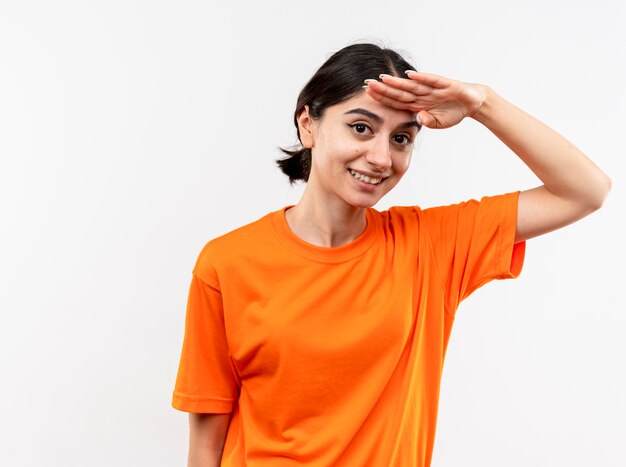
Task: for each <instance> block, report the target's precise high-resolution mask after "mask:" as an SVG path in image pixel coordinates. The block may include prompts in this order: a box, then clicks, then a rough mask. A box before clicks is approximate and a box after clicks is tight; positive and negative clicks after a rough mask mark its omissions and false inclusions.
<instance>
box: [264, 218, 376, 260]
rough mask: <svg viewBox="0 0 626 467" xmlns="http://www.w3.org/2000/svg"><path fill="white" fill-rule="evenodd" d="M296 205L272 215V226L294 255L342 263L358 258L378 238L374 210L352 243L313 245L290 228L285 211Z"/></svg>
mask: <svg viewBox="0 0 626 467" xmlns="http://www.w3.org/2000/svg"><path fill="white" fill-rule="evenodd" d="M293 206H295V205H288V206H285V207H283V208H281V209H279V210H277V211H274V212H273V213H272V214H271V216H270V217H271V220H272V226H273V228H274V232H275V233H276V235H277V236H278V238H279V240H280V242H281V243H282V244H283V245H284V246H285V247H287V248H289V249H290V250H291V251H293V252H294V253H297V254H299V255H301V256H304V257H306V258H308V259H311V260H314V261H318V262H323V263H340V262H344V261H348V260H350V259H353V258H356V257H358V256H360V255H362V254H363V253H365V252H366V251H367V249H368V248H369V247H370V246H371V245H372V243H373V242H374V239H375V238H376V231H377V224H376V222H375V216H374V213H373V209H372V208H367V209H366V212H365V216H366V220H367V225H366V227H365V230H364V231H363V232H362V233H361V235H359V236H358V237H357V238H355V239H354V240H352V241H351V242H348V243H346V244H345V245H341V246H338V247H324V246H318V245H313V244H312V243H309V242H306V241H304V240H302V239H301V238H300V237H298V236H297V235H296V234H295V233H294V232H293V231H292V230H291V228H290V227H289V224H288V223H287V218H286V217H285V211H287V209H289V208H291V207H293Z"/></svg>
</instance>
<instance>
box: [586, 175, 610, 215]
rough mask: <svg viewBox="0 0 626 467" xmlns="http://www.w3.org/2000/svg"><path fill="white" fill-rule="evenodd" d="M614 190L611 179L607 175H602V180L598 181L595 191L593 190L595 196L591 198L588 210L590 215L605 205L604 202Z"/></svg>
mask: <svg viewBox="0 0 626 467" xmlns="http://www.w3.org/2000/svg"><path fill="white" fill-rule="evenodd" d="M612 188H613V182H612V181H611V178H610V177H609V176H608V175H606V174H605V173H602V178H601V180H599V181H598V183H597V185H596V187H595V189H594V190H593V196H590V197H589V204H588V208H589V212H590V213H591V212H593V211H597V210H598V209H600V208H601V207H602V206H603V205H604V202H605V201H606V198H607V197H608V196H609V193H610V192H611V189H612Z"/></svg>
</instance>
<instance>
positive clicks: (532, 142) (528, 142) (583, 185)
mask: <svg viewBox="0 0 626 467" xmlns="http://www.w3.org/2000/svg"><path fill="white" fill-rule="evenodd" d="M484 89H485V97H486V98H485V101H484V103H483V105H482V106H481V107H480V109H479V110H478V111H477V112H476V113H475V114H474V115H473V116H472V117H473V118H474V119H475V120H477V121H478V122H480V123H482V124H483V125H485V126H486V127H487V128H488V129H489V130H490V131H491V132H492V133H493V134H494V135H496V136H497V137H498V138H499V139H500V140H501V141H502V142H503V143H504V144H506V145H507V146H508V147H509V148H510V149H511V150H512V151H513V152H514V153H515V154H516V155H517V156H518V157H519V158H520V159H521V160H522V161H523V162H524V163H525V164H526V165H527V166H528V167H529V168H530V170H532V171H533V173H534V174H535V175H537V177H539V179H540V180H541V181H542V182H543V184H544V186H545V188H546V189H547V190H548V191H549V192H550V193H552V194H553V195H555V196H557V197H559V198H561V199H564V200H569V201H573V202H576V203H577V204H580V205H581V206H588V207H589V208H592V209H595V208H597V207H599V206H600V205H601V204H602V202H603V201H604V198H605V197H606V195H607V193H608V191H609V190H610V186H611V181H610V179H609V177H608V176H607V175H606V174H605V173H604V172H602V170H600V169H599V168H598V167H597V166H596V165H595V164H594V163H593V162H592V161H591V160H590V159H589V158H587V156H585V155H584V154H583V153H582V152H581V151H580V150H578V148H576V147H575V146H574V145H573V144H572V143H571V142H569V141H568V140H567V139H565V138H564V137H563V136H561V135H560V134H558V133H557V132H556V131H554V130H553V129H551V128H550V127H548V126H547V125H545V124H544V123H542V122H540V121H539V120H537V119H536V118H534V117H533V116H531V115H529V114H528V113H526V112H524V111H523V110H521V109H519V108H518V107H516V106H514V105H513V104H511V103H510V102H508V101H506V100H505V99H503V98H502V97H501V96H499V95H498V94H497V93H496V92H495V91H493V90H492V89H491V88H489V87H487V86H485V87H484Z"/></svg>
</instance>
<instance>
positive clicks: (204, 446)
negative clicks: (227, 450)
mask: <svg viewBox="0 0 626 467" xmlns="http://www.w3.org/2000/svg"><path fill="white" fill-rule="evenodd" d="M229 423H230V414H202V413H190V414H189V459H188V461H187V467H218V466H219V465H220V462H221V459H222V450H223V449H224V441H225V440H226V433H227V431H228V425H229Z"/></svg>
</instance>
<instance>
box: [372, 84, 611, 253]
mask: <svg viewBox="0 0 626 467" xmlns="http://www.w3.org/2000/svg"><path fill="white" fill-rule="evenodd" d="M408 77H409V79H405V78H397V77H391V76H385V75H381V80H382V82H369V83H368V86H367V90H366V92H367V93H368V94H369V95H370V96H371V97H372V98H373V99H375V100H377V101H379V102H381V103H383V104H385V105H389V106H391V107H394V108H398V109H403V110H410V111H413V112H416V113H417V115H418V118H419V119H420V121H421V123H422V124H423V125H424V126H426V127H428V128H449V127H451V126H453V125H456V124H457V123H459V122H460V121H461V120H463V118H465V117H468V116H469V117H472V118H474V119H476V120H477V121H479V122H480V123H482V124H483V125H485V126H486V127H487V128H488V129H489V130H490V131H491V132H492V133H493V134H494V135H496V136H497V137H498V138H499V139H500V140H501V141H502V142H503V143H504V144H506V145H507V146H508V147H509V148H510V149H511V150H512V151H513V152H514V153H515V154H516V155H517V156H518V157H519V158H520V159H521V160H522V161H523V162H524V163H525V164H526V165H527V166H528V167H529V168H530V170H532V171H533V173H535V175H537V177H539V179H540V180H541V181H542V182H543V185H542V186H539V187H537V188H533V189H531V190H526V191H524V192H522V193H520V197H519V202H518V218H517V226H516V234H515V241H516V242H519V241H522V240H526V239H528V238H531V237H535V236H537V235H541V234H544V233H547V232H550V231H552V230H556V229H558V228H560V227H563V226H565V225H567V224H570V223H572V222H575V221H577V220H579V219H581V218H583V217H585V216H586V215H588V214H590V213H591V212H593V211H595V210H596V209H598V208H599V207H600V206H601V205H602V203H603V201H604V199H605V197H606V196H607V194H608V192H609V191H610V189H611V180H610V179H609V177H608V176H607V175H606V174H605V173H604V172H602V171H601V170H600V169H599V168H598V167H597V166H596V165H595V164H594V163H593V162H591V160H589V159H588V158H587V157H586V156H585V155H584V154H583V153H582V152H580V151H579V150H578V149H577V148H576V147H575V146H574V145H573V144H571V143H570V142H569V141H568V140H566V139H565V138H564V137H563V136H561V135H559V134H558V133H557V132H556V131H554V130H552V129H551V128H549V127H548V126H547V125H545V124H543V123H541V122H540V121H539V120H537V119H535V118H534V117H532V116H530V115H529V114H527V113H526V112H524V111H522V110H520V109H519V108H517V107H515V106H514V105H513V104H511V103H509V102H507V101H506V100H504V99H503V98H502V97H500V96H499V95H497V94H496V93H495V92H494V91H493V90H492V89H491V88H489V87H487V86H484V85H480V84H471V83H463V82H461V81H455V80H451V79H448V78H444V77H443V76H437V75H432V74H428V73H417V72H409V73H408Z"/></svg>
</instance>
